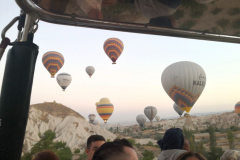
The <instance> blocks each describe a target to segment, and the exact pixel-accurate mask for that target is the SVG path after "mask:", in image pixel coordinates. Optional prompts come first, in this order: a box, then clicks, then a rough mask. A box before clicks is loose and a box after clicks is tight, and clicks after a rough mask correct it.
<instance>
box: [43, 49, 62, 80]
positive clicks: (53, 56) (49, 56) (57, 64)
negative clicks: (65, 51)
mask: <svg viewBox="0 0 240 160" xmlns="http://www.w3.org/2000/svg"><path fill="white" fill-rule="evenodd" d="M42 63H43V65H44V66H45V68H46V69H47V70H48V72H49V73H50V74H51V78H54V75H55V74H56V73H57V72H58V71H59V70H60V69H61V68H62V66H63V64H64V57H63V55H61V54H60V53H58V52H54V51H51V52H47V53H45V54H44V55H43V57H42Z"/></svg>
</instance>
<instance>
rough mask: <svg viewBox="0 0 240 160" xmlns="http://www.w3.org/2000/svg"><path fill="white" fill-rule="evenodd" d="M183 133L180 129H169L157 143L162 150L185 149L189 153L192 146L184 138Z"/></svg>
mask: <svg viewBox="0 0 240 160" xmlns="http://www.w3.org/2000/svg"><path fill="white" fill-rule="evenodd" d="M182 132H183V131H182V130H181V129H180V128H170V129H168V130H167V131H166V132H165V134H164V136H163V138H162V139H161V140H159V141H158V142H157V144H158V145H159V146H160V148H161V150H170V149H184V150H187V151H189V150H190V145H189V143H188V141H187V139H186V138H185V137H184V136H183V133H182Z"/></svg>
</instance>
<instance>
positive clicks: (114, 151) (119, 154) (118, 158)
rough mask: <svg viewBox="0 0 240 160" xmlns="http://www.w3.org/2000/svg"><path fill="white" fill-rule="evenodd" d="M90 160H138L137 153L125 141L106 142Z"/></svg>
mask: <svg viewBox="0 0 240 160" xmlns="http://www.w3.org/2000/svg"><path fill="white" fill-rule="evenodd" d="M92 160H138V156H137V153H136V152H135V151H134V150H133V147H132V145H131V144H130V143H129V142H128V140H126V139H121V140H120V139H116V140H114V141H113V142H106V143H105V144H103V145H102V146H101V147H100V148H99V149H98V150H97V151H96V152H95V153H94V156H93V159H92Z"/></svg>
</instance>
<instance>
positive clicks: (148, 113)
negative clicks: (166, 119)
mask: <svg viewBox="0 0 240 160" xmlns="http://www.w3.org/2000/svg"><path fill="white" fill-rule="evenodd" d="M144 113H145V115H146V116H147V118H148V119H149V120H150V121H151V122H152V120H153V119H154V117H155V116H156V115H157V109H156V108H155V107H153V106H148V107H146V108H145V109H144Z"/></svg>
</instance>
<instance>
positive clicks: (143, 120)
mask: <svg viewBox="0 0 240 160" xmlns="http://www.w3.org/2000/svg"><path fill="white" fill-rule="evenodd" d="M136 120H137V122H138V124H139V125H140V127H143V126H144V124H145V123H146V121H147V118H146V116H145V115H143V114H140V115H138V116H137V117H136Z"/></svg>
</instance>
